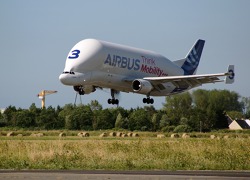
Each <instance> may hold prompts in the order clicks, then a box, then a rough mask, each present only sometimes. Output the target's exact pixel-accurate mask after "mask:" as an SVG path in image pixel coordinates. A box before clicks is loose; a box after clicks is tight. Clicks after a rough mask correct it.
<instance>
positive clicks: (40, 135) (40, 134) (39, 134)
mask: <svg viewBox="0 0 250 180" xmlns="http://www.w3.org/2000/svg"><path fill="white" fill-rule="evenodd" d="M43 136H44V134H43V133H38V134H36V137H43Z"/></svg>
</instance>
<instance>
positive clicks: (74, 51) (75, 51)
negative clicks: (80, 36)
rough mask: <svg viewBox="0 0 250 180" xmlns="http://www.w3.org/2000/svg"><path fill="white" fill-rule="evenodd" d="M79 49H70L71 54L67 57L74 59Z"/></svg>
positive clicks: (77, 55)
mask: <svg viewBox="0 0 250 180" xmlns="http://www.w3.org/2000/svg"><path fill="white" fill-rule="evenodd" d="M79 54H80V50H77V49H76V50H73V51H71V55H70V56H69V57H68V58H69V59H76V58H78V57H79Z"/></svg>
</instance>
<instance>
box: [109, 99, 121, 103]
mask: <svg viewBox="0 0 250 180" xmlns="http://www.w3.org/2000/svg"><path fill="white" fill-rule="evenodd" d="M108 103H109V104H119V100H118V99H108Z"/></svg>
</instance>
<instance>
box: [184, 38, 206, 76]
mask: <svg viewBox="0 0 250 180" xmlns="http://www.w3.org/2000/svg"><path fill="white" fill-rule="evenodd" d="M204 44H205V41H204V40H201V39H199V40H197V41H196V43H195V44H194V46H193V47H192V48H191V50H190V51H189V53H188V54H187V56H186V57H185V59H183V64H182V65H181V68H182V69H183V70H184V75H192V74H195V73H196V70H197V67H198V65H199V62H200V58H201V54H202V50H203V47H204Z"/></svg>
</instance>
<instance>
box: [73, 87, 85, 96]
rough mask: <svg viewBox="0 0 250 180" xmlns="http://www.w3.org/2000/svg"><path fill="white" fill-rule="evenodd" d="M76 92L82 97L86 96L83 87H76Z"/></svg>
mask: <svg viewBox="0 0 250 180" xmlns="http://www.w3.org/2000/svg"><path fill="white" fill-rule="evenodd" d="M74 90H75V91H76V92H78V93H79V94H80V95H84V94H85V92H84V89H83V86H74Z"/></svg>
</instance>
